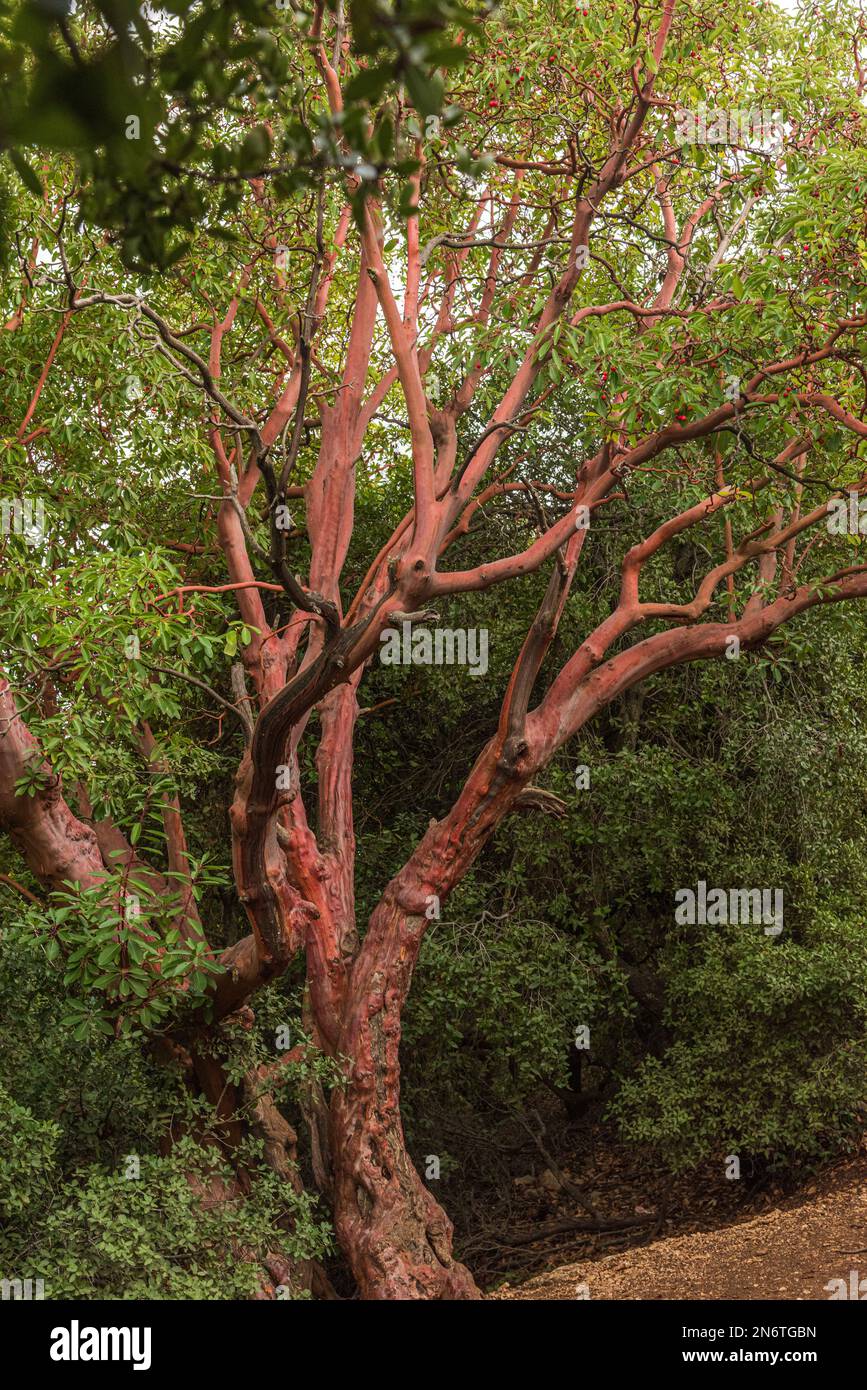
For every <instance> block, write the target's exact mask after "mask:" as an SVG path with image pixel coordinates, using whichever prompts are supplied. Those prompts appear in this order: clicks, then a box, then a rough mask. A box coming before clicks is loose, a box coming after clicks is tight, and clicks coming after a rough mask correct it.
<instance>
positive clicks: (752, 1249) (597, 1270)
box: [489, 1159, 867, 1300]
mask: <svg viewBox="0 0 867 1390" xmlns="http://www.w3.org/2000/svg"><path fill="white" fill-rule="evenodd" d="M819 1189H820V1190H819V1192H818V1194H817V1195H815V1196H811V1197H808V1198H803V1199H799V1198H790V1199H788V1200H787V1201H785V1202H783V1203H781V1205H780V1206H779V1207H777V1208H775V1209H774V1210H772V1211H769V1212H766V1213H764V1214H762V1215H761V1216H756V1217H753V1218H752V1219H751V1220H748V1221H743V1222H738V1223H737V1224H735V1225H731V1226H724V1227H721V1228H719V1229H718V1230H714V1231H699V1232H697V1233H695V1234H692V1235H686V1236H672V1237H669V1238H667V1239H665V1240H658V1241H655V1242H654V1243H653V1244H651V1245H645V1246H642V1247H639V1248H637V1249H632V1250H626V1251H623V1252H622V1253H619V1254H616V1255H606V1256H604V1257H603V1258H601V1259H598V1260H595V1261H594V1260H586V1261H584V1262H582V1263H579V1264H574V1265H565V1266H563V1267H561V1268H560V1269H555V1270H551V1271H549V1272H548V1273H546V1274H542V1275H539V1276H538V1277H536V1278H535V1279H531V1280H530V1281H529V1282H528V1283H526V1284H522V1285H520V1286H519V1287H515V1288H510V1287H509V1286H508V1285H504V1286H503V1287H502V1288H501V1289H498V1290H496V1291H495V1292H494V1293H492V1294H490V1295H489V1297H491V1298H497V1299H508V1298H511V1299H544V1300H547V1299H575V1298H581V1297H585V1298H586V1297H587V1296H588V1293H587V1292H585V1291H584V1290H582V1289H581V1287H580V1286H581V1285H586V1287H587V1290H588V1291H589V1297H590V1298H598V1299H666V1298H670V1299H686V1300H689V1299H708V1298H722V1299H735V1300H737V1299H762V1300H770V1299H789V1298H793V1299H827V1298H829V1297H830V1292H829V1291H828V1290H827V1289H826V1287H825V1286H826V1284H827V1283H828V1282H829V1280H831V1279H843V1280H845V1284H846V1288H847V1291H848V1290H849V1288H850V1286H851V1283H852V1282H855V1283H857V1280H858V1279H863V1280H864V1286H863V1289H862V1291H861V1296H862V1298H864V1299H867V1163H865V1161H864V1160H863V1159H861V1160H859V1161H858V1162H856V1163H853V1164H850V1165H847V1166H846V1167H844V1168H842V1169H838V1170H837V1171H836V1172H835V1173H833V1174H829V1175H827V1176H826V1178H825V1179H824V1180H823V1181H822V1182H821V1183H820V1184H819ZM853 1270H855V1271H858V1275H857V1277H856V1280H855V1281H852V1278H851V1271H853ZM847 1296H848V1294H847Z"/></svg>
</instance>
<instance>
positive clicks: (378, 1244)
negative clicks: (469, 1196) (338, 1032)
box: [331, 895, 480, 1300]
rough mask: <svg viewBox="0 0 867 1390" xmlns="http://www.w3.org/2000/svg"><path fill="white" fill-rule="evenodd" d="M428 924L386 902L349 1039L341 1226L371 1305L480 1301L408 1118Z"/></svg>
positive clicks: (374, 925) (339, 1124) (336, 1128)
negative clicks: (416, 984) (404, 1107)
mask: <svg viewBox="0 0 867 1390" xmlns="http://www.w3.org/2000/svg"><path fill="white" fill-rule="evenodd" d="M425 925H426V922H425V919H424V917H423V916H421V917H419V916H414V915H413V916H408V915H407V914H406V913H405V912H404V911H403V910H402V909H401V907H400V906H399V904H398V903H397V901H396V899H395V897H394V896H393V895H388V896H387V897H386V898H385V899H383V902H382V903H381V904H380V906H379V907H378V908H377V910H376V911H375V912H374V914H373V917H372V919H371V924H370V929H369V931H368V934H367V937H366V939H365V942H364V947H363V948H362V952H361V955H360V956H359V958H358V961H357V963H356V967H355V970H354V972H353V976H352V981H351V984H350V997H349V1001H348V1005H347V1010H346V1021H345V1024H344V1029H343V1034H342V1037H341V1045H340V1051H341V1052H342V1053H343V1054H344V1055H345V1056H348V1057H350V1058H351V1059H352V1070H351V1075H350V1077H349V1078H348V1081H347V1085H346V1087H345V1088H344V1089H343V1090H342V1091H339V1092H337V1093H336V1094H335V1097H334V1099H333V1101H332V1107H331V1124H332V1145H331V1147H332V1158H333V1165H334V1222H335V1228H336V1231H337V1236H338V1239H339V1241H340V1244H341V1246H342V1248H343V1250H344V1252H345V1254H346V1256H347V1259H348V1260H349V1263H350V1265H351V1267H352V1272H353V1274H354V1276H355V1279H356V1281H357V1283H358V1287H359V1290H360V1292H361V1296H362V1298H365V1299H397V1300H409V1299H425V1300H430V1299H474V1298H479V1297H480V1294H479V1291H478V1289H477V1288H476V1285H475V1283H474V1281H473V1277H472V1275H471V1274H470V1272H469V1270H468V1269H467V1268H466V1267H465V1266H464V1265H462V1264H460V1263H459V1262H458V1261H457V1260H455V1258H454V1256H453V1255H452V1223H451V1221H450V1220H449V1218H448V1216H447V1215H446V1213H445V1212H444V1211H443V1209H442V1207H441V1206H440V1205H439V1203H438V1202H436V1201H435V1200H434V1198H433V1197H432V1196H431V1194H430V1192H428V1190H427V1188H426V1187H425V1186H424V1184H423V1183H422V1181H421V1179H420V1177H419V1175H418V1173H417V1172H416V1170H415V1168H414V1167H413V1164H412V1161H411V1159H410V1157H409V1154H408V1153H407V1150H406V1144H405V1141H404V1135H403V1126H402V1124H401V1120H400V1108H399V1101H400V1063H399V1059H398V1050H399V1046H400V1011H401V1006H402V1004H403V1001H404V999H405V997H406V993H407V990H408V989H409V982H410V977H411V975H412V968H413V965H414V963H415V958H416V955H417V953H418V948H419V944H420V941H421V935H422V931H423V929H424V927H425Z"/></svg>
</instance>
